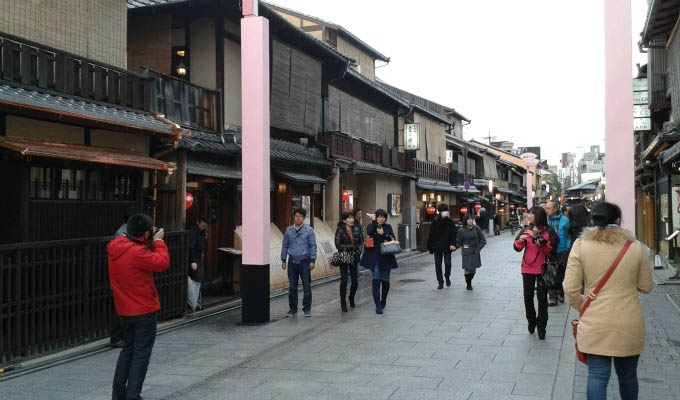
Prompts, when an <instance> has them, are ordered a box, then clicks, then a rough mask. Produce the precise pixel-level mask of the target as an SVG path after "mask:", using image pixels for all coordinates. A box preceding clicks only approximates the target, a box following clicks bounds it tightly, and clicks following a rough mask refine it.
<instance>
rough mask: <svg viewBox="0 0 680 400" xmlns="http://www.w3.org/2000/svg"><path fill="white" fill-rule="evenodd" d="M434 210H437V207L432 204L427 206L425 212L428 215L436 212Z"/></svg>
mask: <svg viewBox="0 0 680 400" xmlns="http://www.w3.org/2000/svg"><path fill="white" fill-rule="evenodd" d="M436 212H437V209H436V208H434V206H432V205H430V206H427V214H428V215H434V213H436Z"/></svg>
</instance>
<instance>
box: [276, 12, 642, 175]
mask: <svg viewBox="0 0 680 400" xmlns="http://www.w3.org/2000/svg"><path fill="white" fill-rule="evenodd" d="M271 2H272V3H274V4H279V5H281V6H284V7H288V8H291V9H294V10H297V11H300V12H304V13H306V14H310V15H314V16H317V17H320V18H322V19H326V20H329V21H331V22H334V23H336V24H340V25H342V26H344V27H345V28H346V29H348V30H349V31H351V32H352V33H354V34H355V35H357V36H359V37H360V38H362V40H364V41H365V42H366V43H368V44H369V45H371V46H372V47H374V48H375V49H377V50H378V51H380V52H381V53H383V54H385V55H387V56H388V57H390V58H391V62H390V63H389V64H388V65H386V66H384V67H381V68H378V69H377V71H376V74H377V76H378V77H379V78H380V79H383V80H384V81H386V82H388V83H390V84H393V85H395V86H398V87H401V88H403V89H405V90H408V91H410V92H413V93H415V94H418V95H420V96H423V97H426V98H428V99H430V100H433V101H436V102H439V103H441V104H444V105H446V106H449V107H454V108H455V109H456V110H457V111H459V112H460V113H461V114H463V115H465V116H466V117H467V118H469V119H471V120H472V124H471V125H470V126H469V127H468V129H467V131H466V135H465V137H466V139H470V138H475V139H482V137H484V136H488V135H489V132H491V136H492V137H495V139H493V140H508V141H511V142H514V143H515V146H541V148H542V154H541V156H542V158H547V159H548V161H549V163H550V164H556V163H557V162H558V160H559V157H560V154H561V153H562V152H564V151H571V152H576V153H582V152H583V151H584V148H585V149H588V148H589V147H590V146H591V145H597V144H599V145H600V146H601V147H602V148H604V115H603V110H604V21H603V5H602V3H603V1H602V0H569V1H546V0H518V1H507V0H487V1H472V0H424V1H418V2H416V1H413V0H370V1H367V0H342V1H338V0H273V1H271ZM632 6H633V42H634V45H635V43H637V41H638V40H639V32H640V31H641V30H642V27H643V24H644V17H645V15H646V10H647V2H646V0H632ZM428 7H429V8H428ZM635 49H636V50H635V51H634V61H633V64H635V63H636V62H642V63H644V62H646V56H640V55H639V54H637V47H635ZM641 60H642V61H641ZM381 64H382V63H381V62H378V65H381ZM631 140H632V138H631ZM579 146H582V147H579Z"/></svg>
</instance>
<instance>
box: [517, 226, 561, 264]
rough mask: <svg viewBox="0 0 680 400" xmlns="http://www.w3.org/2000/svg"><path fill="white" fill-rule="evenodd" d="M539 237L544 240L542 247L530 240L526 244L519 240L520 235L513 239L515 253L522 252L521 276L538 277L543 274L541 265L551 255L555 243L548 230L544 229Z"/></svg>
mask: <svg viewBox="0 0 680 400" xmlns="http://www.w3.org/2000/svg"><path fill="white" fill-rule="evenodd" d="M540 235H541V236H542V237H543V239H545V245H544V246H543V247H539V245H538V244H537V243H534V241H533V240H532V239H528V240H527V241H526V242H524V241H522V240H520V236H522V234H521V233H520V234H519V235H518V236H517V238H516V239H515V243H514V248H515V251H518V252H519V251H522V250H524V256H523V257H522V273H523V274H532V275H540V274H541V273H543V264H544V263H545V261H546V258H548V257H549V256H550V255H551V254H552V251H553V248H554V247H555V243H554V238H551V235H550V232H549V229H544V230H543V231H542V232H541V233H540ZM551 239H552V240H551Z"/></svg>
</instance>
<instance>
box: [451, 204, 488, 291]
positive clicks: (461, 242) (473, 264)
mask: <svg viewBox="0 0 680 400" xmlns="http://www.w3.org/2000/svg"><path fill="white" fill-rule="evenodd" d="M484 246H486V238H485V237H484V233H483V232H482V230H481V229H480V228H479V227H478V226H477V225H475V219H474V217H472V216H470V215H466V216H464V217H463V227H462V228H460V229H459V230H458V233H457V234H456V247H457V248H458V249H461V257H462V259H463V262H462V266H463V269H464V270H465V283H467V290H472V279H473V278H474V277H475V272H476V271H477V268H479V267H481V266H482V258H481V255H480V253H481V251H482V248H484Z"/></svg>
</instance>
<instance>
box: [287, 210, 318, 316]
mask: <svg viewBox="0 0 680 400" xmlns="http://www.w3.org/2000/svg"><path fill="white" fill-rule="evenodd" d="M306 216H307V211H306V210H305V209H304V208H297V209H295V211H294V212H293V225H291V226H289V227H288V229H286V232H285V233H284V235H283V245H282V246H281V268H283V269H284V270H285V269H286V260H288V267H289V268H288V283H289V288H288V306H289V310H288V312H287V313H286V315H287V316H289V317H291V316H294V315H295V314H297V308H298V295H297V289H298V280H302V291H303V297H302V311H303V312H304V314H305V317H311V316H312V286H311V280H312V270H314V264H315V263H316V234H315V233H314V229H312V227H311V226H309V225H306V224H305V217H306Z"/></svg>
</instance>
